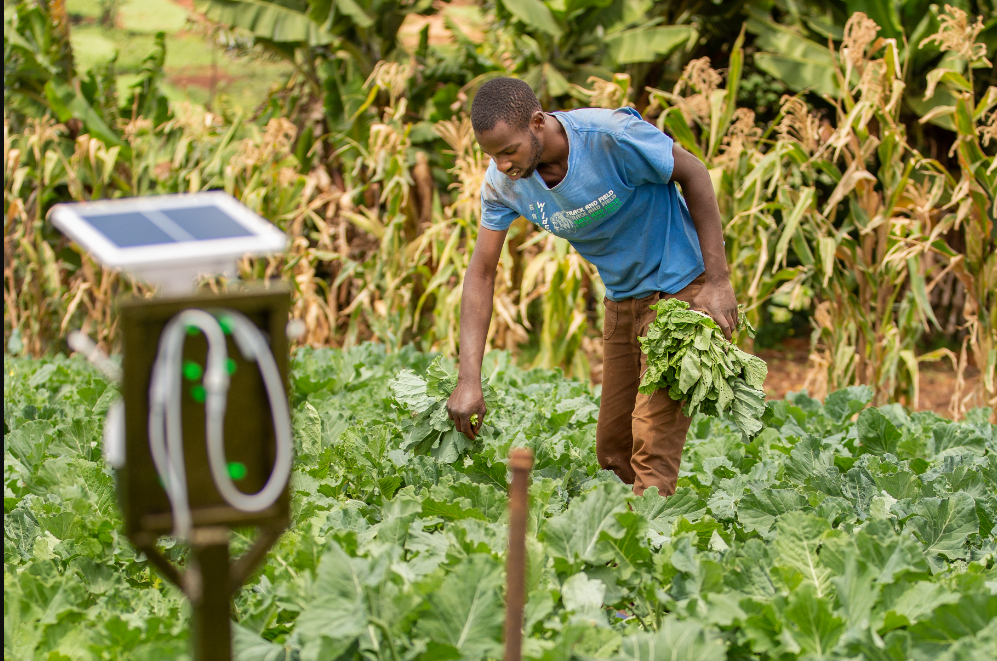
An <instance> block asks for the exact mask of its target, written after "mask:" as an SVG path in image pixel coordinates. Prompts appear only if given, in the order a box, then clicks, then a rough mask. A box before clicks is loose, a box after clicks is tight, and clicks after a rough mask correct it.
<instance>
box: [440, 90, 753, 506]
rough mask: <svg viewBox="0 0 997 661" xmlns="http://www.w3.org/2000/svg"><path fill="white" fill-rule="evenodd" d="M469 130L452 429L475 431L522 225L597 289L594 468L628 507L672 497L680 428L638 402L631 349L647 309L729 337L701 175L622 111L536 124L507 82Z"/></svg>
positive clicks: (534, 105)
mask: <svg viewBox="0 0 997 661" xmlns="http://www.w3.org/2000/svg"><path fill="white" fill-rule="evenodd" d="M471 123H472V125H473V127H474V135H475V137H476V138H477V140H478V144H479V145H481V148H482V150H484V152H485V153H487V154H488V155H489V156H491V158H492V162H491V165H489V166H488V172H487V174H486V175H485V181H484V184H483V185H482V187H481V228H480V230H479V232H478V241H477V244H476V246H475V249H474V254H473V255H472V256H471V263H470V266H469V268H468V270H467V273H466V275H465V278H464V291H463V296H462V299H461V313H460V316H461V319H460V371H459V381H458V384H457V388H456V389H455V390H454V392H453V394H452V395H451V396H450V400H449V401H448V402H447V409H448V410H449V412H450V417H451V418H452V419H453V420H454V422H455V423H456V426H457V429H458V430H459V431H461V432H463V433H464V434H466V435H467V436H468V437H470V438H474V437H475V436H476V435H477V433H478V430H479V428H480V425H481V422H482V421H483V420H484V417H485V402H484V398H483V397H482V391H481V359H482V356H483V353H484V346H485V338H486V337H487V335H488V324H489V322H490V321H491V315H492V294H493V291H494V283H495V272H496V267H497V265H498V260H499V256H500V254H501V252H502V245H503V243H504V242H505V235H506V231H507V230H508V228H509V225H510V224H511V223H512V221H513V220H515V219H516V218H518V217H519V216H524V217H525V218H526V219H527V220H529V221H531V222H532V223H534V224H535V225H537V226H539V227H542V228H543V229H545V230H547V231H548V232H551V233H553V234H555V235H556V236H559V237H563V238H565V239H567V240H568V241H569V242H570V243H571V245H572V246H574V248H575V249H576V250H577V251H578V253H579V254H581V255H582V256H583V257H585V258H586V259H587V260H589V261H590V262H592V263H593V264H595V266H596V267H597V268H598V269H599V274H600V276H601V277H602V281H603V283H604V284H605V286H606V300H605V306H606V315H605V328H604V329H603V339H604V345H603V346H604V349H603V355H604V358H603V360H604V363H603V377H602V379H603V381H602V404H601V406H600V409H599V424H598V427H597V431H596V454H597V456H598V458H599V464H600V465H601V466H602V467H603V468H606V469H609V470H612V471H614V472H615V473H616V474H617V475H618V476H619V477H620V479H622V480H623V481H624V482H626V483H627V484H632V485H633V488H634V493H636V494H638V495H640V494H642V493H644V490H645V489H646V488H648V487H650V486H655V487H657V488H658V491H659V493H661V494H662V495H670V494H672V493H674V492H675V483H676V480H677V479H678V469H679V463H680V461H681V458H682V448H683V446H684V445H685V438H686V433H687V432H688V429H689V422H690V421H689V418H687V417H686V416H684V415H683V414H682V410H681V404H680V403H679V402H676V401H674V400H672V399H671V398H670V397H669V396H668V392H667V391H666V390H658V391H656V392H655V393H654V394H653V395H650V396H648V395H641V394H639V393H638V392H637V386H638V384H639V383H640V377H641V374H643V371H644V369H645V367H646V358H647V357H646V356H645V355H644V354H643V353H642V352H641V350H640V341H639V338H640V337H641V336H642V335H645V334H646V333H647V329H648V326H649V325H650V324H651V322H652V321H653V320H654V315H655V312H654V310H651V309H650V306H651V305H653V304H654V303H656V302H657V301H658V300H660V299H662V298H673V297H674V298H679V299H681V300H683V301H686V302H688V303H689V304H690V305H691V306H692V307H694V308H696V309H699V310H702V311H704V312H707V313H709V315H710V316H711V317H713V319H714V320H715V321H716V322H717V324H719V326H720V327H721V328H722V329H723V331H724V334H725V335H726V336H727V337H728V339H730V334H731V332H732V331H733V330H734V328H735V327H736V322H737V302H736V300H735V298H734V290H733V289H732V288H731V285H730V278H729V274H728V271H727V260H726V255H725V253H724V243H723V227H722V224H721V220H720V209H719V207H718V206H717V200H716V197H715V196H714V193H713V185H712V183H711V181H710V175H709V172H708V171H707V169H706V167H705V166H704V165H703V163H702V162H700V161H699V160H698V159H697V158H696V157H694V156H692V155H691V154H690V153H689V152H687V151H686V150H684V149H683V148H682V147H680V146H679V145H677V144H674V143H673V142H672V139H671V138H669V137H668V136H667V135H665V134H664V133H662V132H661V131H659V130H658V129H657V128H656V127H655V126H653V125H652V124H649V123H648V122H645V121H644V120H643V119H641V117H640V114H639V113H638V112H637V111H636V110H634V109H632V108H621V109H619V110H604V109H597V108H584V109H580V110H572V111H568V112H555V113H545V112H544V111H543V109H542V108H541V106H540V102H539V101H538V100H537V98H536V96H535V95H534V94H533V91H532V90H531V89H530V87H529V85H527V84H526V83H524V82H522V81H520V80H516V79H513V78H497V79H493V80H490V81H488V82H487V83H485V84H484V85H482V86H481V88H480V89H479V90H478V93H477V95H476V96H475V97H474V102H473V104H472V107H471ZM676 184H678V185H679V186H681V187H682V193H681V194H680V193H679V190H678V188H677V187H676ZM475 414H476V415H477V419H476V420H475V421H474V422H475V424H473V425H472V424H471V418H472V416H473V415H475Z"/></svg>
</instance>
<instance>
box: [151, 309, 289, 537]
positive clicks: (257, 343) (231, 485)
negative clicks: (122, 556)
mask: <svg viewBox="0 0 997 661" xmlns="http://www.w3.org/2000/svg"><path fill="white" fill-rule="evenodd" d="M218 315H219V316H220V317H222V318H223V319H225V321H226V322H227V325H229V326H230V328H231V332H232V336H233V339H234V340H235V344H236V346H237V347H238V348H239V351H240V353H241V354H242V355H243V357H244V358H246V359H247V360H253V361H255V362H256V364H257V367H258V368H259V370H260V375H261V376H262V377H263V384H264V387H265V388H266V391H267V398H268V399H269V401H270V411H271V415H272V417H273V422H274V432H275V438H276V445H277V448H276V450H277V451H276V457H275V460H274V467H273V470H272V472H271V474H270V478H269V479H268V480H267V483H266V484H265V485H264V486H263V488H262V489H261V490H260V491H258V492H257V493H255V494H246V493H243V492H242V491H240V490H239V489H238V487H236V485H235V482H234V481H233V480H232V478H231V477H230V476H229V473H228V462H227V460H226V457H225V435H224V431H225V409H226V406H227V402H228V389H229V374H228V370H227V364H228V350H227V344H226V339H225V331H224V329H223V328H222V325H221V324H220V323H219V320H218V319H217V318H216V317H215V316H214V315H212V314H209V313H208V312H205V311H204V310H196V309H191V310H184V311H183V312H181V313H180V314H178V315H176V316H175V317H173V319H171V320H170V321H169V323H167V325H166V327H165V328H164V329H163V333H162V335H161V337H160V340H159V352H158V354H157V356H156V362H155V364H154V365H153V369H152V382H151V384H150V388H149V449H150V450H151V452H152V460H153V463H154V464H155V466H156V472H157V473H158V474H159V477H160V479H161V480H162V481H163V486H164V489H165V490H166V495H167V497H168V498H169V500H170V507H171V508H172V510H173V534H174V535H175V536H177V537H186V536H187V535H188V534H189V533H190V530H191V527H192V525H193V521H192V515H191V511H190V501H189V498H188V494H187V474H186V466H185V463H184V455H183V430H182V420H183V417H182V414H181V406H180V403H181V401H182V400H181V392H182V384H183V376H182V369H183V346H184V341H185V338H186V336H187V332H188V329H191V328H194V329H197V330H199V331H201V332H202V333H204V335H205V337H206V338H207V341H208V356H207V366H206V368H205V370H204V389H205V402H204V403H205V439H206V443H207V451H208V466H209V468H210V470H211V475H212V478H213V479H214V482H215V486H216V488H217V489H218V492H219V493H220V494H221V496H222V498H223V499H225V502H227V503H228V504H229V505H231V506H232V507H234V508H236V509H238V510H240V511H243V512H260V511H263V510H265V509H266V508H268V507H270V506H271V505H273V504H274V503H275V502H276V501H277V499H278V498H279V497H280V494H281V492H282V491H283V489H284V487H285V486H286V485H287V481H288V479H289V478H290V475H291V461H292V450H293V439H292V437H291V415H290V410H289V408H288V405H287V397H286V395H285V393H284V386H283V383H282V381H281V378H280V372H279V371H278V369H277V363H276V361H275V360H274V357H273V354H272V353H271V352H270V347H269V346H268V344H267V341H266V338H265V337H264V336H263V333H261V332H260V329H258V328H257V327H256V326H255V325H254V324H253V323H252V322H251V321H249V319H247V318H246V317H245V316H244V315H242V314H241V313H239V312H235V311H233V310H223V311H219V312H218Z"/></svg>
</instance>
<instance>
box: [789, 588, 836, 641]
mask: <svg viewBox="0 0 997 661" xmlns="http://www.w3.org/2000/svg"><path fill="white" fill-rule="evenodd" d="M782 614H783V617H785V618H786V623H787V625H788V627H787V628H788V629H789V631H790V635H791V636H792V637H793V640H795V641H796V642H797V644H798V645H799V646H800V648H801V650H802V651H803V652H805V653H806V655H807V658H811V659H826V658H830V657H831V652H832V650H834V646H835V645H836V644H837V642H838V638H840V637H841V634H842V633H843V632H844V630H845V622H844V620H842V619H841V618H839V617H837V616H836V615H834V613H833V612H832V609H831V604H830V599H828V598H827V597H825V596H821V592H820V590H819V589H818V588H816V587H815V586H814V584H813V583H804V584H803V585H801V586H800V587H798V588H796V589H795V590H793V591H792V592H791V593H790V595H789V607H788V608H786V610H785V611H783V613H782Z"/></svg>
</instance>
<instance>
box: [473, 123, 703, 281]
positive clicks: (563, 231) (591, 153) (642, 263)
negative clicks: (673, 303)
mask: <svg viewBox="0 0 997 661" xmlns="http://www.w3.org/2000/svg"><path fill="white" fill-rule="evenodd" d="M554 117H556V118H557V119H558V121H560V122H561V125H562V126H563V127H564V130H565V132H566V133H567V135H568V144H569V153H568V172H567V174H565V176H564V179H563V180H562V181H561V183H559V184H558V185H557V186H554V187H553V188H547V184H546V183H544V180H543V178H542V177H541V176H540V175H539V174H538V173H536V172H534V173H533V176H532V177H530V178H528V179H520V180H518V181H513V180H512V179H509V178H508V177H506V176H505V175H504V174H502V173H501V172H499V171H498V168H496V166H495V162H494V161H492V163H491V165H489V166H488V172H487V173H486V174H485V181H484V184H483V185H482V187H481V225H482V227H485V228H487V229H490V230H498V231H502V230H506V229H508V228H509V225H511V224H512V221H514V220H515V219H516V218H518V217H519V216H523V217H525V218H526V219H527V220H529V221H531V222H533V223H534V224H536V225H538V226H539V227H542V228H543V229H545V230H547V231H548V232H551V233H553V234H554V235H556V236H559V237H563V238H565V239H567V240H568V241H569V242H570V243H571V245H572V246H574V248H575V250H577V251H578V253H579V254H580V255H582V257H584V258H585V259H587V260H589V261H590V262H592V263H593V264H595V266H596V268H598V269H599V275H600V276H602V281H603V283H605V285H606V296H607V297H608V298H609V299H610V300H614V301H620V300H623V299H626V298H643V297H644V296H648V295H650V294H653V293H654V292H666V293H669V294H674V293H676V292H678V291H679V290H681V289H682V288H683V287H685V286H686V285H688V284H689V283H690V282H692V281H693V280H694V279H695V278H696V277H697V276H698V275H699V274H700V273H702V272H703V271H704V267H703V255H702V253H701V252H700V249H699V235H698V234H697V233H696V227H695V226H694V225H693V224H692V218H691V217H690V216H689V209H688V207H686V204H685V200H683V199H682V196H681V195H680V194H679V192H678V190H677V189H676V188H675V184H674V183H672V181H671V178H672V168H673V167H674V165H675V161H674V157H673V156H672V139H671V138H669V137H668V136H667V135H665V134H664V133H662V132H661V131H659V130H658V129H657V127H655V126H654V125H652V124H649V123H648V122H645V121H644V120H643V119H641V116H640V113H638V112H637V111H636V110H634V109H633V108H620V109H619V110H604V109H601V108H584V109H581V110H572V111H569V112H557V113H554Z"/></svg>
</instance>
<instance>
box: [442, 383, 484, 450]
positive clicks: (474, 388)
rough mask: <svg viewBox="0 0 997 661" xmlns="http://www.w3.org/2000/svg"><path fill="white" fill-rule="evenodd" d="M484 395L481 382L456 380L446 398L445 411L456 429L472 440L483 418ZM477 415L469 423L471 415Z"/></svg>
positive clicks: (476, 434)
mask: <svg viewBox="0 0 997 661" xmlns="http://www.w3.org/2000/svg"><path fill="white" fill-rule="evenodd" d="M487 410H488V409H487V408H486V407H485V397H484V395H483V394H482V392H481V382H480V381H479V382H478V383H473V382H470V381H466V382H465V381H458V382H457V387H456V388H454V391H453V392H452V393H451V394H450V399H448V400H447V413H449V414H450V419H451V420H453V421H454V424H455V425H456V426H457V431H459V432H461V433H462V434H464V435H465V436H467V437H468V438H469V439H471V440H472V441H473V440H474V439H475V438H477V436H478V431H479V430H480V429H481V423H482V422H483V421H484V419H485V412H486V411H487ZM473 415H477V416H478V417H477V418H476V419H475V420H474V423H475V424H473V425H472V424H471V416H473Z"/></svg>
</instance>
